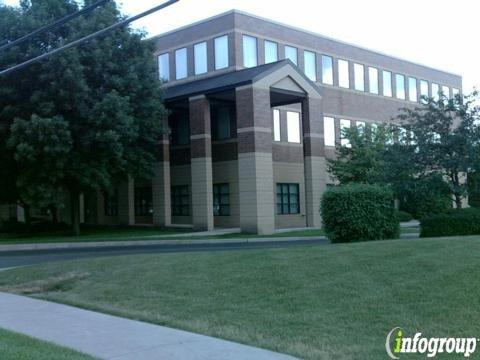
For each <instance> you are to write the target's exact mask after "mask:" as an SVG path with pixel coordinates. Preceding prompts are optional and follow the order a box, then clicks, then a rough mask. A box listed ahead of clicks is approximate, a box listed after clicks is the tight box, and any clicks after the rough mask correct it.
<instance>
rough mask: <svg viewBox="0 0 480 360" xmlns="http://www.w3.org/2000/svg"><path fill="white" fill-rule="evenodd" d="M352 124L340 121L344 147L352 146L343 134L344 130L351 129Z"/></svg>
mask: <svg viewBox="0 0 480 360" xmlns="http://www.w3.org/2000/svg"><path fill="white" fill-rule="evenodd" d="M351 124H352V122H351V121H350V120H346V119H341V120H340V138H341V144H342V146H350V141H349V140H348V139H345V137H344V135H343V132H344V129H350V126H351Z"/></svg>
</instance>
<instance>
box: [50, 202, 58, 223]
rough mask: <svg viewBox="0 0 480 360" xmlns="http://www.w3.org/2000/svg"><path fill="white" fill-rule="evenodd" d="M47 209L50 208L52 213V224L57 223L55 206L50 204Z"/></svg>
mask: <svg viewBox="0 0 480 360" xmlns="http://www.w3.org/2000/svg"><path fill="white" fill-rule="evenodd" d="M49 209H50V214H51V215H52V222H53V223H54V224H57V223H58V213H57V207H56V206H53V205H52V206H50V207H49Z"/></svg>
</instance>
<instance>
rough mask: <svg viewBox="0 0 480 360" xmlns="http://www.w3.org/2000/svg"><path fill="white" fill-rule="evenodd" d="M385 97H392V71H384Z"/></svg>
mask: <svg viewBox="0 0 480 360" xmlns="http://www.w3.org/2000/svg"><path fill="white" fill-rule="evenodd" d="M382 76H383V95H384V96H389V97H392V73H391V72H390V71H383V72H382Z"/></svg>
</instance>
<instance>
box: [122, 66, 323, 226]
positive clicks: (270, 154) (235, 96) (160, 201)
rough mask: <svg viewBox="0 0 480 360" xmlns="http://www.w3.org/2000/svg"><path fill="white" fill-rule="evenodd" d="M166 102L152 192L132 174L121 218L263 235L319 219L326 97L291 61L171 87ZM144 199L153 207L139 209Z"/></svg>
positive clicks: (124, 188)
mask: <svg viewBox="0 0 480 360" xmlns="http://www.w3.org/2000/svg"><path fill="white" fill-rule="evenodd" d="M165 102H166V106H167V108H168V109H169V111H170V115H169V120H168V122H169V124H168V125H169V128H170V130H171V131H170V134H169V136H165V137H164V138H163V139H162V141H161V143H160V144H159V150H158V162H157V163H156V166H155V169H154V173H155V176H154V177H153V179H152V181H151V192H150V193H148V192H146V191H138V188H140V187H141V188H142V189H143V188H145V187H147V188H148V186H150V182H148V183H145V182H142V183H139V184H141V185H142V186H140V185H139V184H137V182H136V181H135V180H134V179H131V178H130V179H127V180H126V181H125V183H124V184H122V185H121V186H120V187H119V193H118V216H117V219H116V221H117V222H118V223H122V224H128V225H132V224H138V223H139V222H147V223H150V224H152V223H153V224H154V225H159V226H170V225H180V224H181V225H186V226H188V225H190V226H192V227H193V228H194V229H195V230H212V229H213V228H214V227H240V228H241V230H242V231H243V232H249V233H258V234H272V233H274V231H275V229H276V228H287V227H302V226H308V227H319V226H320V223H321V220H320V213H319V207H320V196H321V194H322V192H323V191H324V189H325V186H326V185H325V184H326V169H325V157H324V156H325V154H324V145H323V122H322V121H321V119H322V99H321V96H320V93H319V89H318V87H317V86H316V85H315V84H314V83H312V82H311V81H310V80H308V79H307V78H306V77H305V75H304V74H302V73H301V72H300V71H299V70H298V68H297V67H296V66H294V65H293V64H292V63H291V62H290V61H289V60H284V61H280V62H276V63H272V64H268V65H263V66H258V67H255V68H250V69H244V70H239V71H234V72H230V73H226V74H223V75H218V76H214V77H210V78H206V79H204V80H198V81H195V82H190V83H188V84H184V85H176V86H171V87H167V88H166V89H165ZM277 115H278V116H277ZM274 118H275V119H274ZM137 185H138V186H137ZM139 196H142V197H143V198H142V199H139V198H138V197H139ZM148 196H150V198H148ZM144 197H147V198H144ZM145 204H149V205H145ZM144 205H145V206H147V207H148V206H150V208H151V210H150V214H145V215H146V216H138V215H139V214H138V211H139V209H140V208H141V209H142V210H146V208H145V209H144V207H145V206H144ZM142 206H144V207H142Z"/></svg>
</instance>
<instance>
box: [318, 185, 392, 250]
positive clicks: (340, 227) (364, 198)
mask: <svg viewBox="0 0 480 360" xmlns="http://www.w3.org/2000/svg"><path fill="white" fill-rule="evenodd" d="M393 202H394V201H393V193H392V192H391V191H390V189H389V188H386V187H382V186H377V185H364V184H351V185H342V186H336V187H334V188H331V189H329V190H327V191H326V192H325V193H324V194H323V197H322V202H321V213H322V217H323V227H324V229H325V233H326V235H327V236H328V238H329V239H330V240H331V241H332V242H353V241H365V240H379V239H393V238H398V236H399V234H400V225H399V221H398V218H397V215H396V212H395V209H394V206H393Z"/></svg>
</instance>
